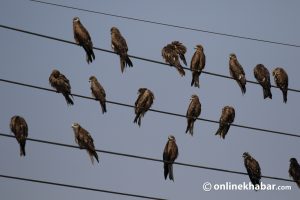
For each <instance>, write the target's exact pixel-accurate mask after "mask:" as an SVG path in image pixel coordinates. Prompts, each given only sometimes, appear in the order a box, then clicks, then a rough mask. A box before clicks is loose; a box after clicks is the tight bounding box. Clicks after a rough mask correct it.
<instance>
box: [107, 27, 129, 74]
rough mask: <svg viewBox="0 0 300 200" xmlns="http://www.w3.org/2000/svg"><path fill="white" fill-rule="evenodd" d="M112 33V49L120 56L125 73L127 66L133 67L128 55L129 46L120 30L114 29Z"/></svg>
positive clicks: (111, 30) (122, 69)
mask: <svg viewBox="0 0 300 200" xmlns="http://www.w3.org/2000/svg"><path fill="white" fill-rule="evenodd" d="M110 33H111V47H112V49H113V50H114V51H115V52H116V53H117V54H119V56H120V64H121V71H122V73H123V71H124V69H125V67H126V66H129V67H132V66H133V64H132V62H131V60H130V58H129V57H128V55H127V51H128V46H127V43H126V40H125V38H124V37H123V36H122V34H121V32H120V31H119V29H118V28H116V27H112V28H111V29H110Z"/></svg>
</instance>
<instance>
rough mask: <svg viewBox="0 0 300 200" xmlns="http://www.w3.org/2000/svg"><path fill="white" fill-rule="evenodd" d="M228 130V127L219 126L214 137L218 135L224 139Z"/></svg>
mask: <svg viewBox="0 0 300 200" xmlns="http://www.w3.org/2000/svg"><path fill="white" fill-rule="evenodd" d="M229 128H230V125H221V124H220V127H219V129H218V131H217V132H216V133H215V135H220V137H221V138H223V139H225V136H226V134H227V133H228V130H229Z"/></svg>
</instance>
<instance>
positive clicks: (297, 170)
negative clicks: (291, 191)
mask: <svg viewBox="0 0 300 200" xmlns="http://www.w3.org/2000/svg"><path fill="white" fill-rule="evenodd" d="M289 175H290V177H292V178H293V180H294V181H295V182H296V183H297V185H298V187H299V188H300V165H299V163H298V161H297V160H296V158H291V159H290V168H289Z"/></svg>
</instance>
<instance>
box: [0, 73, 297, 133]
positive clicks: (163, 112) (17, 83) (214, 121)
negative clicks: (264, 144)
mask: <svg viewBox="0 0 300 200" xmlns="http://www.w3.org/2000/svg"><path fill="white" fill-rule="evenodd" d="M0 82H5V83H9V84H14V85H19V86H23V87H29V88H34V89H39V90H44V91H48V92H55V93H57V91H56V90H53V89H49V88H44V87H40V86H35V85H30V84H25V83H21V82H16V81H11V80H6V79H1V78H0ZM71 95H73V96H75V97H79V98H83V99H89V100H94V101H97V100H96V99H95V98H92V97H88V96H83V95H79V94H74V93H72V94H71ZM106 102H107V103H110V104H114V105H119V106H124V107H130V108H135V106H133V105H129V104H125V103H120V102H115V101H108V100H106ZM149 111H152V112H156V113H161V114H165V115H172V116H176V117H182V118H186V116H185V115H182V114H177V113H173V112H167V111H162V110H156V109H149ZM197 120H200V121H205V122H210V123H215V124H219V123H220V122H219V121H216V120H210V119H205V118H197ZM231 126H235V127H239V128H244V129H250V130H255V131H258V132H266V133H273V134H278V135H285V136H290V137H297V138H300V134H294V133H288V132H282V131H274V130H269V129H262V128H256V127H251V126H245V125H240V124H234V123H233V124H231Z"/></svg>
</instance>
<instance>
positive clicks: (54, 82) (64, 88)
mask: <svg viewBox="0 0 300 200" xmlns="http://www.w3.org/2000/svg"><path fill="white" fill-rule="evenodd" d="M49 83H50V85H51V86H52V87H53V88H55V89H56V91H57V92H58V93H62V94H63V95H64V97H65V99H66V101H67V104H68V105H73V104H74V103H73V101H72V99H71V98H70V96H71V97H73V96H72V95H71V85H70V82H69V80H68V79H67V78H66V77H65V76H64V75H63V74H61V73H60V72H59V71H58V70H56V69H54V70H53V71H52V73H51V75H50V77H49Z"/></svg>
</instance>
